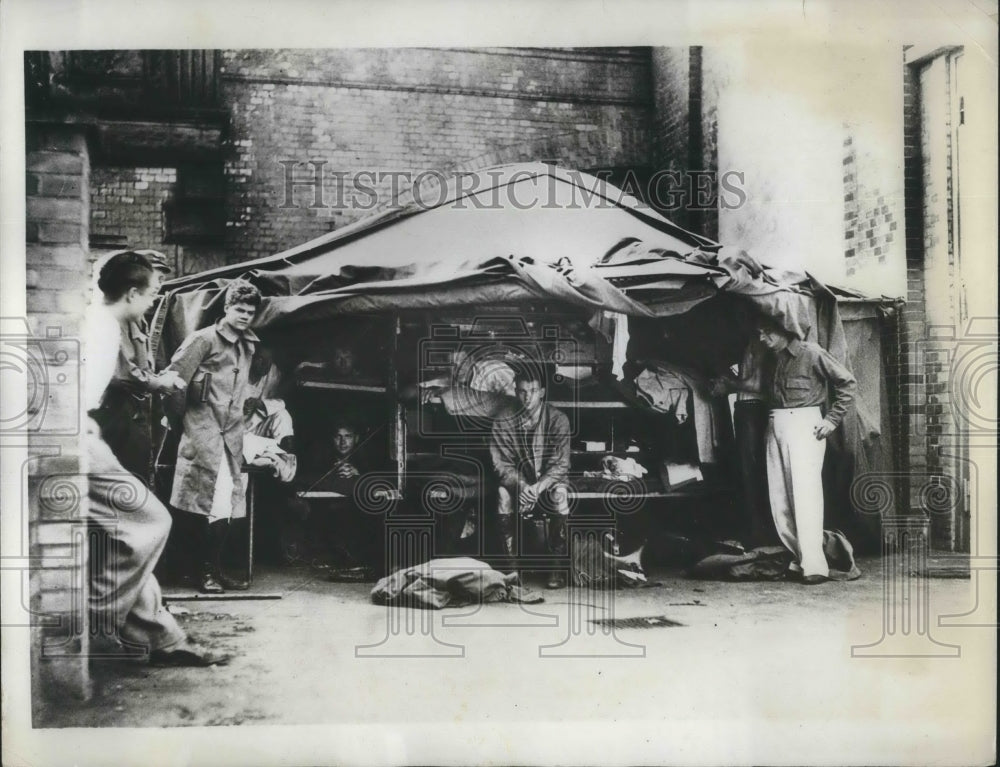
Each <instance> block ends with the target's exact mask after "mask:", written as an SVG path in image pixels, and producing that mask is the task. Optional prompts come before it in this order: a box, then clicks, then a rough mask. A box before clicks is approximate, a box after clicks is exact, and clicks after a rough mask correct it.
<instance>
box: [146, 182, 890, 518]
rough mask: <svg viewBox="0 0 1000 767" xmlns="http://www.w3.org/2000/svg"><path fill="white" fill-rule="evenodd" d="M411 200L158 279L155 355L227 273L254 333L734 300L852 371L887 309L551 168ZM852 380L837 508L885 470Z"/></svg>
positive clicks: (213, 301)
mask: <svg viewBox="0 0 1000 767" xmlns="http://www.w3.org/2000/svg"><path fill="white" fill-rule="evenodd" d="M412 197H413V199H410V200H408V201H400V202H399V203H398V204H393V205H390V206H388V207H387V208H386V209H384V210H383V211H382V212H380V213H377V214H375V215H372V216H370V217H368V218H365V219H362V220H360V221H358V222H356V223H354V224H352V225H349V226H346V227H343V228H341V229H338V230H336V231H334V232H331V233H330V234H328V235H324V236H322V237H318V238H316V239H313V240H311V241H309V242H306V243H304V244H302V245H299V246H297V247H295V248H292V249H290V250H286V251H283V252H281V253H278V254H276V255H274V256H270V257H267V258H262V259H258V260H256V261H250V262H244V263H239V264H233V265H229V266H225V267H221V268H218V269H214V270H210V271H207V272H203V273H201V274H196V275H190V276H186V277H181V278H177V279H174V280H172V281H170V282H168V283H166V285H165V286H164V292H165V294H166V296H167V298H166V301H165V302H164V304H163V306H162V307H161V308H160V312H161V316H160V319H161V323H160V328H161V331H160V333H159V341H160V343H159V357H160V359H161V360H164V359H166V358H168V357H169V354H170V353H171V352H172V351H173V350H174V349H175V348H176V347H177V346H178V345H179V343H180V342H181V341H182V340H183V338H184V337H185V336H186V335H187V334H188V333H190V332H192V331H193V330H195V329H197V328H199V327H203V326H204V325H206V324H208V323H209V322H211V321H214V320H215V319H216V318H217V317H218V316H219V315H220V314H221V308H222V307H221V304H222V293H223V291H224V288H225V286H226V285H227V284H228V283H229V282H230V281H231V280H233V279H235V278H239V277H242V278H245V279H248V280H250V281H251V282H253V283H254V284H256V285H257V286H258V287H259V288H260V289H261V292H262V294H263V295H264V297H265V299H264V304H263V307H262V310H261V312H260V313H259V316H258V319H257V321H256V323H255V327H256V328H257V329H259V330H261V331H266V330H268V329H279V328H287V327H289V326H298V325H302V324H312V323H317V322H323V321H324V319H327V318H333V317H338V316H340V317H344V316H355V315H371V314H382V313H393V312H401V311H426V312H429V313H433V312H436V311H441V310H444V309H447V308H453V307H461V306H483V305H499V304H504V305H516V304H517V303H519V302H525V301H536V302H537V301H546V302H556V303H559V304H563V305H566V306H568V307H574V308H575V309H576V310H578V311H581V312H585V313H586V312H590V313H597V312H615V313H619V314H623V315H627V316H629V317H631V318H635V320H636V322H637V324H641V323H642V322H657V321H670V320H671V319H672V318H677V317H680V316H682V315H685V314H686V313H689V312H691V311H692V310H694V309H695V308H696V307H701V310H702V311H704V309H705V307H706V306H709V307H712V306H716V305H718V306H720V307H722V306H732V305H734V304H737V305H742V306H747V307H753V308H754V309H755V310H756V311H759V312H761V313H763V314H765V315H767V316H769V317H772V318H774V319H776V320H777V321H779V322H780V323H781V324H782V325H784V326H785V327H786V328H787V329H788V330H790V331H792V332H794V333H795V334H796V335H797V336H799V337H800V338H803V339H807V340H813V341H816V342H818V343H820V344H821V345H822V346H824V347H826V348H827V349H829V350H830V351H831V353H833V354H834V355H835V356H836V357H838V358H839V359H841V360H842V361H845V362H846V363H847V364H849V365H851V366H852V367H857V366H855V365H853V364H852V358H854V357H855V356H856V354H852V351H853V352H857V351H858V350H857V349H853V350H852V349H851V348H849V345H850V342H851V340H852V338H853V339H854V340H855V342H856V343H864V342H871V340H872V339H873V338H875V339H878V337H879V331H878V327H877V326H878V322H879V320H880V317H881V315H882V313H884V311H885V310H886V309H887V308H888V307H889V306H890V304H891V302H889V301H887V300H882V299H879V300H868V299H865V298H864V297H862V296H859V295H856V294H852V293H848V292H846V291H837V292H836V293H835V292H834V291H833V290H831V289H829V288H828V287H826V286H824V285H822V284H821V283H819V282H818V281H817V280H815V279H813V278H812V277H811V276H810V275H808V274H806V273H795V272H788V271H783V270H777V269H772V268H769V267H766V266H764V265H763V264H762V263H760V262H759V261H757V260H755V259H754V258H752V257H751V256H750V255H748V254H747V253H745V252H743V251H740V250H738V249H733V248H730V247H724V246H722V245H720V244H719V243H716V242H713V241H711V240H709V239H707V238H705V237H702V236H700V235H698V234H695V233H693V232H689V231H686V230H684V229H683V228H681V227H679V226H677V225H676V224H674V223H672V222H671V221H669V220H668V219H666V218H665V217H663V216H662V215H660V214H659V213H657V212H656V211H655V210H653V209H652V208H650V207H649V206H646V205H644V204H642V203H640V202H639V201H638V200H636V199H634V198H633V197H631V196H629V195H628V194H626V193H624V192H623V191H622V190H620V189H618V188H617V187H614V186H612V185H610V184H608V183H606V182H604V181H602V180H600V179H598V178H595V177H594V176H591V175H588V174H586V173H580V172H576V171H569V170H566V169H562V168H558V167H555V166H552V165H548V164H525V165H513V166H503V167H499V168H491V169H488V170H486V171H482V172H480V173H477V174H473V175H467V176H465V177H464V178H458V177H456V178H455V179H452V180H451V182H450V183H444V184H442V185H441V186H439V187H435V188H432V189H424V190H417V191H416V192H415V193H414V194H413V196H412ZM765 257H766V254H765ZM721 299H725V300H721ZM838 299H839V302H840V303H844V302H847V303H850V304H851V305H852V307H853V308H852V312H853V314H852V316H856V317H859V318H862V317H863V318H866V322H867V323H868V324H867V325H866V328H867V329H866V330H865V332H860V333H859V332H855V333H853V334H852V335H851V337H849V336H848V335H847V334H845V331H844V324H843V322H842V321H841V317H840V310H839V308H838ZM861 306H864V307H867V309H866V310H865V311H861V310H859V308H858V307H861ZM869 326H870V327H869ZM729 340H731V339H729ZM720 346H721V347H725V346H726V345H725V344H720ZM729 348H735V347H734V346H733V344H729ZM865 353H867V351H866V352H865ZM736 361H737V360H736V359H732V360H731V362H736ZM865 373H866V375H865V378H864V380H861V381H860V383H861V386H860V393H859V403H858V405H859V406H858V408H857V411H856V413H853V414H852V416H851V418H850V419H849V420H848V423H847V424H846V428H845V430H844V433H843V434H842V435H841V436H840V437H839V438H838V441H839V443H840V444H838V445H835V448H839V449H838V450H837V452H838V454H839V455H840V456H841V457H842V458H843V460H844V468H843V471H841V479H840V480H839V484H838V487H839V488H840V495H841V502H842V503H848V501H847V500H846V499H845V498H844V497H843V496H844V494H845V493H847V491H848V490H849V487H850V477H852V476H854V475H856V474H858V473H860V472H866V471H876V470H879V469H880V468H881V469H887V468H888V466H887V462H888V457H889V455H890V451H889V445H888V433H887V431H886V430H885V429H884V428H883V427H884V422H885V420H886V416H887V413H886V412H885V395H886V392H885V384H884V376H883V374H882V370H881V368H880V367H879V368H878V369H877V370H874V371H873V370H871V369H870V366H867V367H866V368H865ZM844 472H847V473H846V474H845V473H844ZM858 511H864V510H860V509H858Z"/></svg>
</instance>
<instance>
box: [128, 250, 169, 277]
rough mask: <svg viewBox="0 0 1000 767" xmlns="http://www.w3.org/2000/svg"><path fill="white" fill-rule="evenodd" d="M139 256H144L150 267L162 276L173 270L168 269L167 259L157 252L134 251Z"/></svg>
mask: <svg viewBox="0 0 1000 767" xmlns="http://www.w3.org/2000/svg"><path fill="white" fill-rule="evenodd" d="M134 252H135V253H138V254H139V255H140V256H144V257H145V258H146V260H147V261H149V263H150V264H151V265H152V267H153V268H154V269H155V270H156V271H158V272H163V273H164V274H170V272H172V271H173V269H171V268H170V264H168V263H167V257H166V256H165V255H163V254H162V253H160V251H158V250H136V251H134Z"/></svg>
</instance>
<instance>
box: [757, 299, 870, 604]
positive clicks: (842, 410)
mask: <svg viewBox="0 0 1000 767" xmlns="http://www.w3.org/2000/svg"><path fill="white" fill-rule="evenodd" d="M760 340H761V342H762V343H763V344H764V345H765V346H767V347H768V348H769V349H770V350H771V351H772V352H773V353H774V355H775V367H774V374H773V378H772V382H771V386H770V404H771V412H770V420H769V423H768V428H767V453H766V456H767V485H768V495H769V497H770V500H771V514H772V516H773V518H774V525H775V527H776V528H777V530H778V536H779V537H780V538H781V542H782V543H783V544H784V545H785V547H786V548H788V550H789V551H791V552H792V554H793V555H794V557H795V559H794V561H793V562H792V564H791V566H790V568H789V570H790V571H791V572H792V573H793V574H795V575H801V576H802V582H803V583H805V584H809V585H812V584H817V583H823V582H825V581H826V580H828V578H829V572H830V571H829V568H828V567H827V563H826V556H825V555H824V553H823V458H824V456H825V454H826V438H827V437H829V436H830V434H832V433H833V431H834V429H836V428H837V427H838V426H839V425H840V423H841V421H842V420H843V418H844V415H845V414H846V413H847V409H848V407H850V405H851V402H852V401H853V400H854V392H855V390H856V388H857V382H856V381H855V379H854V376H853V375H851V372H850V371H849V370H847V368H845V367H844V366H843V365H841V364H840V363H839V362H837V360H835V359H834V358H833V356H832V355H831V354H830V353H829V352H828V351H826V350H825V349H823V348H822V347H821V346H818V345H817V344H814V343H810V342H807V341H800V340H799V339H798V338H796V337H795V336H794V335H792V334H791V333H790V332H788V331H787V330H785V329H784V328H783V327H781V326H780V325H778V324H777V323H776V322H774V321H773V320H770V319H769V318H767V319H764V320H762V322H761V326H760ZM830 399H832V403H831V404H830V406H829V408H827V407H826V405H827V402H828V400H830ZM824 409H825V410H826V412H825V414H824V412H823V411H824Z"/></svg>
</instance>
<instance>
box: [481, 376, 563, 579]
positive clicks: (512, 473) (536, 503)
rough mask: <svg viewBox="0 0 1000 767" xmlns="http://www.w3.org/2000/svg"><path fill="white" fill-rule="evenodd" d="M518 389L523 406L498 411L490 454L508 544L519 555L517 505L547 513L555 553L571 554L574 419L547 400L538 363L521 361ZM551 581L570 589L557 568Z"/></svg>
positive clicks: (522, 511) (524, 511)
mask: <svg viewBox="0 0 1000 767" xmlns="http://www.w3.org/2000/svg"><path fill="white" fill-rule="evenodd" d="M514 393H515V395H516V397H517V400H518V406H516V407H514V408H512V409H511V410H509V411H507V412H505V413H502V414H501V415H499V416H498V418H497V419H496V421H494V423H493V430H492V434H491V439H490V454H491V456H492V458H493V466H494V468H495V469H496V472H497V474H498V475H499V479H500V488H499V490H498V497H497V505H498V508H497V511H498V517H499V523H500V530H501V533H502V535H503V539H504V548H505V549H506V553H507V555H508V556H510V557H513V556H515V555H516V552H515V545H514V539H515V529H516V525H517V516H516V515H515V510H516V511H517V512H518V513H519V514H520V515H521V516H528V515H530V514H531V513H532V512H535V511H536V510H539V511H541V512H542V513H543V514H544V515H545V516H546V522H547V524H546V528H547V529H546V535H545V538H546V545H547V548H548V550H549V553H550V554H553V555H556V556H566V553H567V548H566V518H567V517H568V516H569V496H568V494H567V489H566V478H567V474H568V473H569V457H570V449H569V442H570V435H569V432H570V428H569V419H568V418H567V417H566V415H565V414H564V413H562V412H560V411H559V410H556V409H555V408H554V407H551V406H550V405H548V404H546V403H545V385H544V383H543V374H542V373H541V372H539V371H538V370H536V369H534V366H531V365H528V364H525V365H519V366H517V369H516V370H515V374H514ZM546 585H547V586H548V588H550V589H560V588H564V587H565V586H566V579H565V574H564V573H563V572H561V571H553V572H552V573H551V575H550V576H549V580H548V583H547V584H546Z"/></svg>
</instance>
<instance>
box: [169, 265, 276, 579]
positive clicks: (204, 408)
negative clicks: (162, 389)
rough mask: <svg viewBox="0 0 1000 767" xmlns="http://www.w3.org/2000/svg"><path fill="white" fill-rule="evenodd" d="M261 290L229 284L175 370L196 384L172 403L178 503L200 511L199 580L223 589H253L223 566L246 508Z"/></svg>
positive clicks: (172, 363)
mask: <svg viewBox="0 0 1000 767" xmlns="http://www.w3.org/2000/svg"><path fill="white" fill-rule="evenodd" d="M259 306H260V292H259V291H258V290H257V288H255V287H254V286H253V285H251V284H250V283H249V282H246V281H244V280H236V281H234V282H233V283H232V284H231V285H230V286H229V287H228V289H227V290H226V298H225V313H224V315H223V317H222V319H220V320H219V321H218V322H216V323H215V324H214V325H210V326H208V327H206V328H202V329H201V330H198V331H196V332H194V333H192V334H191V335H190V336H188V337H187V338H186V339H185V340H184V343H182V344H181V346H180V348H179V349H178V350H177V351H176V353H175V354H174V356H173V359H171V361H170V364H169V365H168V366H167V370H171V371H173V372H175V373H176V374H177V375H178V377H179V378H180V379H181V381H183V382H184V383H185V384H186V386H187V389H188V394H187V396H186V397H181V396H178V395H175V396H174V397H172V398H171V400H170V401H169V402H168V403H165V404H166V406H167V408H168V410H169V417H170V418H171V419H172V421H173V424H172V428H175V427H176V424H177V422H182V431H181V438H180V445H179V446H178V452H177V468H176V470H175V473H174V484H173V489H172V492H171V495H170V503H171V505H172V506H174V507H175V508H178V509H180V510H182V511H187V512H190V513H192V514H195V515H198V517H200V519H199V524H198V533H197V538H198V540H197V547H198V551H199V554H200V556H199V557H198V560H197V561H198V565H199V572H198V578H199V586H200V589H201V591H202V592H204V593H207V594H217V593H220V592H222V591H223V590H224V589H226V588H230V589H243V588H246V582H245V581H235V580H231V579H229V578H228V577H226V576H225V574H224V573H223V572H222V571H221V567H220V561H219V560H220V556H221V553H222V550H223V548H224V546H225V541H226V538H227V536H228V533H229V523H230V520H231V519H232V518H234V517H243V516H245V515H246V495H245V492H244V489H243V480H242V478H241V474H240V471H241V467H242V462H243V435H244V428H245V426H244V418H243V403H244V400H245V399H246V386H247V380H248V377H249V373H250V361H251V359H252V358H253V353H254V348H255V344H256V343H257V342H258V340H259V339H258V338H257V335H256V334H255V333H254V332H253V331H252V330H250V323H251V322H252V321H253V318H254V316H255V315H256V313H257V309H258V307H259Z"/></svg>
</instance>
